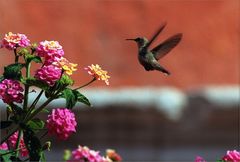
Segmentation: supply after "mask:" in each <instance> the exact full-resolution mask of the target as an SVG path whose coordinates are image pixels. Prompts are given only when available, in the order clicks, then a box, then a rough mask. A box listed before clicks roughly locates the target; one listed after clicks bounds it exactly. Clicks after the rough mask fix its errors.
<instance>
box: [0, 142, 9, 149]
mask: <svg viewBox="0 0 240 162" xmlns="http://www.w3.org/2000/svg"><path fill="white" fill-rule="evenodd" d="M0 150H8V145H7V143H6V142H3V143H2V144H1V145H0Z"/></svg>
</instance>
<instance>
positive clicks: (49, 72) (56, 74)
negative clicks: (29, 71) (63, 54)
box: [34, 65, 62, 86]
mask: <svg viewBox="0 0 240 162" xmlns="http://www.w3.org/2000/svg"><path fill="white" fill-rule="evenodd" d="M61 73H62V70H61V69H60V68H58V67H56V66H54V65H47V66H43V67H42V68H41V69H38V70H37V71H36V73H35V76H34V77H35V78H37V79H39V80H42V81H44V82H45V83H47V84H48V85H49V86H53V85H54V84H55V82H56V81H57V80H58V79H60V77H61Z"/></svg>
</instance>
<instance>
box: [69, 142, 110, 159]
mask: <svg viewBox="0 0 240 162" xmlns="http://www.w3.org/2000/svg"><path fill="white" fill-rule="evenodd" d="M85 161H88V162H106V160H105V158H104V157H102V156H101V155H100V154H99V151H94V150H90V149H89V148H88V147H87V146H84V147H82V146H78V148H77V149H76V150H74V151H72V157H71V159H70V160H68V162H85Z"/></svg>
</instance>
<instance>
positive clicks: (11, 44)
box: [1, 32, 30, 50]
mask: <svg viewBox="0 0 240 162" xmlns="http://www.w3.org/2000/svg"><path fill="white" fill-rule="evenodd" d="M29 45H30V41H29V39H28V38H27V36H26V35H24V34H19V33H17V34H13V33H12V32H9V33H7V34H5V37H4V38H3V40H2V42H1V47H5V48H7V49H8V50H13V49H16V48H17V47H27V46H29Z"/></svg>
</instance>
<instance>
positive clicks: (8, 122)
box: [0, 121, 13, 129]
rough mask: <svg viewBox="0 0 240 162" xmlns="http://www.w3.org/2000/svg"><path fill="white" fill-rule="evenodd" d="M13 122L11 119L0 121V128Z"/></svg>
mask: <svg viewBox="0 0 240 162" xmlns="http://www.w3.org/2000/svg"><path fill="white" fill-rule="evenodd" d="M12 123H13V122H12V121H1V125H0V127H1V129H5V128H7V127H9V126H10V125H11V124H12Z"/></svg>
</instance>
